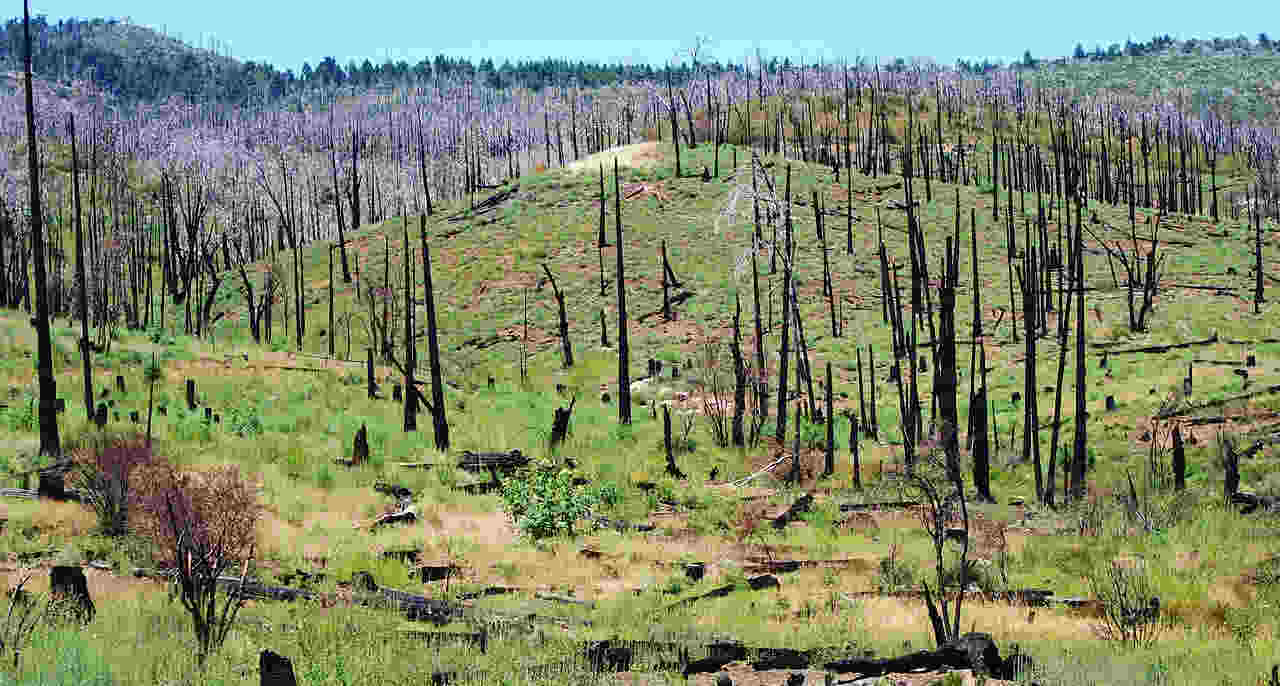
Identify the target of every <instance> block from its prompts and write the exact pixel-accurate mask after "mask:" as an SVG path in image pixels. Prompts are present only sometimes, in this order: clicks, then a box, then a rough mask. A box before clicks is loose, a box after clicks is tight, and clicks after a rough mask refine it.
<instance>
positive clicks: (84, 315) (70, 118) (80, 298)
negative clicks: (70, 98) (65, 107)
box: [0, 112, 164, 421]
mask: <svg viewBox="0 0 1280 686" xmlns="http://www.w3.org/2000/svg"><path fill="white" fill-rule="evenodd" d="M67 135H68V137H70V138H71V197H72V198H73V199H74V200H75V206H74V212H75V215H76V216H75V224H76V277H77V279H78V280H79V282H80V288H79V289H78V293H77V305H78V307H77V313H78V316H79V317H80V360H81V362H83V363H84V410H85V414H86V415H88V417H89V421H93V364H92V362H91V360H90V357H89V356H90V353H91V352H92V351H91V350H90V348H89V297H88V295H89V281H88V279H87V277H86V275H85V265H84V228H83V225H82V222H81V218H80V156H79V154H78V153H77V151H76V115H75V113H74V112H70V113H68V114H67ZM3 250H4V247H3V246H2V245H0V251H3ZM0 271H3V269H0ZM163 297H164V294H163V291H162V292H161V298H163Z"/></svg>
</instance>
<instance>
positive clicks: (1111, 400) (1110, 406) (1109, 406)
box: [1106, 395, 1116, 412]
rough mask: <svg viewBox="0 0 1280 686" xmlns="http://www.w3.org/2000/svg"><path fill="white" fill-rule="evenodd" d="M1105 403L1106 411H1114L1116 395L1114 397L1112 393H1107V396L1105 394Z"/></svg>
mask: <svg viewBox="0 0 1280 686" xmlns="http://www.w3.org/2000/svg"><path fill="white" fill-rule="evenodd" d="M1106 403H1107V412H1115V410H1116V397H1115V396H1114V395H1109V396H1107V400H1106Z"/></svg>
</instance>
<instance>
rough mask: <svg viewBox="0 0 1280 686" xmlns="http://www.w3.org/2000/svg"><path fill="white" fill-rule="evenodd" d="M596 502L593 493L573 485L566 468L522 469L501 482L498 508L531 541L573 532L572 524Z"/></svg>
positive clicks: (597, 502)
mask: <svg viewBox="0 0 1280 686" xmlns="http://www.w3.org/2000/svg"><path fill="white" fill-rule="evenodd" d="M598 504H599V499H598V497H597V495H596V494H595V493H593V492H591V491H589V490H587V489H586V488H585V487H584V486H574V485H573V475H572V474H571V473H570V472H569V470H567V469H555V468H547V467H546V466H536V467H533V468H526V469H524V470H522V471H521V472H520V473H519V474H518V475H515V476H513V477H511V478H508V479H506V480H505V481H504V482H503V484H502V509H503V510H505V511H506V513H507V515H508V516H510V517H511V521H512V522H513V523H514V524H515V525H516V528H518V529H520V531H521V532H523V533H524V534H525V535H527V536H529V537H530V538H533V539H534V540H538V539H542V538H547V537H549V536H556V535H558V534H560V533H561V532H563V533H566V534H568V535H569V536H573V535H574V528H573V527H574V524H575V523H576V522H577V521H578V520H580V519H582V518H583V517H586V516H587V515H589V514H590V513H591V511H592V510H593V509H594V508H595V507H596V506H597V505H598Z"/></svg>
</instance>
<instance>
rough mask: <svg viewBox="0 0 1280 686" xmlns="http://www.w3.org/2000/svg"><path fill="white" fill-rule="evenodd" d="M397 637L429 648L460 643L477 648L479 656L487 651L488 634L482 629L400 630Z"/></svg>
mask: <svg viewBox="0 0 1280 686" xmlns="http://www.w3.org/2000/svg"><path fill="white" fill-rule="evenodd" d="M398 635H399V636H400V638H402V639H404V640H408V641H421V642H423V643H425V644H426V645H430V646H435V645H441V644H444V643H461V644H463V645H471V646H475V647H477V648H479V649H480V653H481V654H484V653H487V652H488V651H489V632H488V631H486V630H484V629H481V630H480V631H422V630H420V629H401V630H400V631H399V634H398Z"/></svg>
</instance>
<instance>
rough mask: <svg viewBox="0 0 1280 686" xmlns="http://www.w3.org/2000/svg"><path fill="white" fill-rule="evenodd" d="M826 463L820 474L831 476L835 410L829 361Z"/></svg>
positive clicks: (834, 460) (833, 468)
mask: <svg viewBox="0 0 1280 686" xmlns="http://www.w3.org/2000/svg"><path fill="white" fill-rule="evenodd" d="M825 457H826V460H827V461H826V464H825V465H823V469H822V475H823V476H831V475H832V474H835V472H836V412H835V403H834V401H833V399H832V393H831V363H830V362H827V444H826V456H825Z"/></svg>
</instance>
